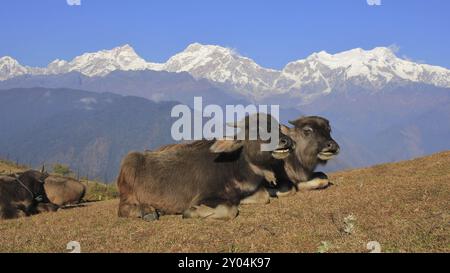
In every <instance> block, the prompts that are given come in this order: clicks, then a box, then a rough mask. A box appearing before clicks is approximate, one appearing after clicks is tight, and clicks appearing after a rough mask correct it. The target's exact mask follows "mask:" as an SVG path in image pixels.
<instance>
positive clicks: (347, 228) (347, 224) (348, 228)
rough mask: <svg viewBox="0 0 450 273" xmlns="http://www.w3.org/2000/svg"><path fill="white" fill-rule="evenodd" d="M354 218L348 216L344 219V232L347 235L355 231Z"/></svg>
mask: <svg viewBox="0 0 450 273" xmlns="http://www.w3.org/2000/svg"><path fill="white" fill-rule="evenodd" d="M355 224H356V217H355V216H354V215H353V214H350V215H348V216H346V217H345V218H344V232H345V233H347V234H352V233H353V231H354V230H355Z"/></svg>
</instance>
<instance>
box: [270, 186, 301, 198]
mask: <svg viewBox="0 0 450 273" xmlns="http://www.w3.org/2000/svg"><path fill="white" fill-rule="evenodd" d="M267 191H268V192H269V195H270V197H286V196H292V195H294V194H295V193H296V192H297V189H296V188H295V186H294V184H292V183H289V184H287V183H285V184H283V185H280V186H278V187H276V188H272V187H269V188H267Z"/></svg>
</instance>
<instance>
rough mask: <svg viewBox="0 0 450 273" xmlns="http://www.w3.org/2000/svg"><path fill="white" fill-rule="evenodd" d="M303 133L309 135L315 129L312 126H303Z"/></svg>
mask: <svg viewBox="0 0 450 273" xmlns="http://www.w3.org/2000/svg"><path fill="white" fill-rule="evenodd" d="M302 130H303V134H305V135H306V136H309V135H310V134H312V133H313V129H312V128H311V127H303V129H302Z"/></svg>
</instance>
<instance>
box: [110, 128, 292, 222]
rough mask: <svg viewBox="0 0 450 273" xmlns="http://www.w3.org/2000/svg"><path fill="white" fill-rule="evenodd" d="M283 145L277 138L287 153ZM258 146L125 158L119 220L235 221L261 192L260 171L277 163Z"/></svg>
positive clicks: (213, 146) (221, 145) (216, 145)
mask: <svg viewBox="0 0 450 273" xmlns="http://www.w3.org/2000/svg"><path fill="white" fill-rule="evenodd" d="M286 139H288V138H287V137H286V136H284V135H281V137H280V143H283V145H284V146H282V147H279V148H280V149H286V148H291V146H290V145H292V141H291V140H290V139H289V140H288V141H287V140H286ZM281 140H283V141H281ZM261 143H262V142H261V141H256V140H255V141H249V140H217V141H214V140H212V141H209V140H200V141H195V142H192V143H186V144H175V145H168V146H165V147H162V148H160V149H159V150H157V151H154V152H149V151H147V152H145V153H138V152H132V153H130V154H128V155H127V156H126V157H125V158H124V160H123V161H122V165H121V170H120V174H119V177H118V181H117V185H118V187H119V192H120V204H119V213H118V214H119V216H121V217H144V219H148V220H154V219H157V218H158V216H159V215H160V214H183V216H184V217H202V218H208V217H210V218H218V219H230V218H233V217H235V216H236V214H237V205H238V204H239V202H240V200H242V199H243V198H245V197H247V196H250V195H251V194H253V193H254V192H255V191H256V190H257V189H258V188H259V186H260V185H261V183H262V182H263V178H264V175H263V173H264V170H270V169H271V166H272V165H273V164H274V162H276V161H277V160H276V159H275V158H273V157H272V153H271V152H262V151H261V149H260V145H261ZM287 145H289V147H288V146H287Z"/></svg>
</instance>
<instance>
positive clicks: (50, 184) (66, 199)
mask: <svg viewBox="0 0 450 273" xmlns="http://www.w3.org/2000/svg"><path fill="white" fill-rule="evenodd" d="M44 188H45V192H46V194H47V197H48V199H49V200H50V202H51V203H53V204H55V205H58V206H64V205H70V204H78V203H80V202H81V200H82V199H83V197H84V195H85V193H86V186H85V185H84V184H82V183H81V182H79V181H77V180H75V179H73V178H70V177H61V176H55V175H51V176H49V177H48V178H47V179H45V184H44Z"/></svg>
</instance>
